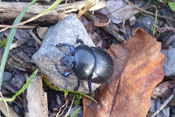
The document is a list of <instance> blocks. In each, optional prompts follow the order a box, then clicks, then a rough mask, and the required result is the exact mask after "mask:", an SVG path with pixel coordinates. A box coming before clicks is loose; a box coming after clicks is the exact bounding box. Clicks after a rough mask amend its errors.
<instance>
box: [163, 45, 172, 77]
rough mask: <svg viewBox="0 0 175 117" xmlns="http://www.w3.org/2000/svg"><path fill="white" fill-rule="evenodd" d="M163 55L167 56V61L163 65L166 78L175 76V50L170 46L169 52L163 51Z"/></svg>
mask: <svg viewBox="0 0 175 117" xmlns="http://www.w3.org/2000/svg"><path fill="white" fill-rule="evenodd" d="M162 53H163V54H164V55H165V61H164V64H163V68H164V73H165V76H174V75H175V61H174V60H175V54H174V53H175V48H172V46H169V48H168V50H162Z"/></svg>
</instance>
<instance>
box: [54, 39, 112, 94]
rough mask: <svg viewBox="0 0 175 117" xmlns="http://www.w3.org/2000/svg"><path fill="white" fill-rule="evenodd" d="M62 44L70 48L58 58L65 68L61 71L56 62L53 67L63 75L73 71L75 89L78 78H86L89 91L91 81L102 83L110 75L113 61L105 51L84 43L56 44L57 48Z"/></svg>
mask: <svg viewBox="0 0 175 117" xmlns="http://www.w3.org/2000/svg"><path fill="white" fill-rule="evenodd" d="M81 43H83V42H81ZM62 46H67V47H69V48H70V53H68V54H67V55H66V56H64V57H62V58H61V59H60V62H61V65H63V66H65V67H66V70H65V72H62V71H61V70H60V68H59V66H58V65H57V64H55V67H56V69H57V70H58V72H59V73H60V74H61V75H63V76H65V77H66V76H68V75H70V74H71V73H72V72H74V74H75V76H76V77H77V78H78V86H77V88H76V89H75V90H78V87H79V86H80V80H86V81H88V86H89V91H90V93H91V82H93V83H98V84H102V83H105V82H106V81H107V80H108V79H109V77H110V76H111V75H112V72H113V61H112V58H111V56H110V55H109V54H108V53H107V52H106V51H104V50H102V49H100V48H96V47H89V46H87V45H84V44H81V45H79V46H78V47H76V48H75V47H74V46H72V45H69V44H66V43H60V44H57V45H56V47H58V48H59V47H62Z"/></svg>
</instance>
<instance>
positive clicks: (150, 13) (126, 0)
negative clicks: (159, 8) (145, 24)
mask: <svg viewBox="0 0 175 117" xmlns="http://www.w3.org/2000/svg"><path fill="white" fill-rule="evenodd" d="M125 2H127V3H128V4H129V5H131V6H133V7H134V8H136V9H138V10H140V11H142V12H145V13H147V14H149V15H153V16H155V14H154V13H152V12H149V11H146V10H144V9H142V8H139V7H138V6H136V5H134V4H132V3H131V2H129V1H128V0H125ZM157 17H160V18H164V19H168V20H172V21H175V19H172V18H169V17H165V16H161V15H157Z"/></svg>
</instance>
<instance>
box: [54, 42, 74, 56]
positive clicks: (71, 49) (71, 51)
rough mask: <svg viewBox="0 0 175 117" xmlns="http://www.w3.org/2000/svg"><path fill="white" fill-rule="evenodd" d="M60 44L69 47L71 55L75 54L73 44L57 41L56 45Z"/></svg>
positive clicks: (59, 45)
mask: <svg viewBox="0 0 175 117" xmlns="http://www.w3.org/2000/svg"><path fill="white" fill-rule="evenodd" d="M62 46H67V47H69V48H70V53H71V55H75V48H74V46H71V45H69V44H67V43H59V44H57V45H56V47H62Z"/></svg>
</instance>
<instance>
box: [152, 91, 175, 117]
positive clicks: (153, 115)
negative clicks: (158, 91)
mask: <svg viewBox="0 0 175 117" xmlns="http://www.w3.org/2000/svg"><path fill="white" fill-rule="evenodd" d="M173 97H174V95H173V94H171V96H170V97H169V98H168V99H167V100H166V101H165V102H164V103H163V104H162V105H161V106H160V108H159V109H158V110H157V111H156V112H154V113H153V114H152V115H151V117H155V116H156V115H157V114H158V113H159V112H160V111H161V110H162V109H163V108H165V106H166V105H167V104H168V103H169V102H170V101H171V100H172V99H173Z"/></svg>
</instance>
